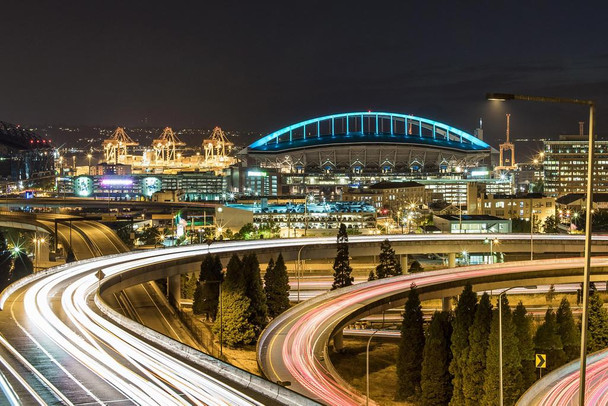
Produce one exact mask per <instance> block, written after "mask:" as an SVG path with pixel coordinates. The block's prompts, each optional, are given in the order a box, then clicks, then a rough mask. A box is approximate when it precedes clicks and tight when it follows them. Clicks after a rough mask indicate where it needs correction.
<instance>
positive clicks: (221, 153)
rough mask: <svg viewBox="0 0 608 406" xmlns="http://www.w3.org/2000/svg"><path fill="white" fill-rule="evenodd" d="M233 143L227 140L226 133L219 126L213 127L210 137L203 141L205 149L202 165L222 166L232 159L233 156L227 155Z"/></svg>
mask: <svg viewBox="0 0 608 406" xmlns="http://www.w3.org/2000/svg"><path fill="white" fill-rule="evenodd" d="M233 145H234V144H233V143H232V142H230V141H228V138H226V134H224V132H223V131H222V129H221V128H220V127H215V128H214V129H213V132H212V133H211V137H209V138H208V139H206V140H204V141H203V150H204V151H205V162H204V165H205V166H207V167H223V166H226V165H227V164H230V163H231V162H232V161H234V158H232V157H230V156H228V154H230V151H231V150H232V146H233Z"/></svg>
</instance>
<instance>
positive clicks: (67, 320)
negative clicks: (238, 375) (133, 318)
mask: <svg viewBox="0 0 608 406" xmlns="http://www.w3.org/2000/svg"><path fill="white" fill-rule="evenodd" d="M201 250H202V248H201V247H195V248H191V247H183V248H178V249H172V250H168V249H167V250H158V251H144V252H139V253H131V254H128V255H122V256H114V257H104V258H100V259H97V260H91V261H85V262H80V263H77V264H75V265H71V266H66V267H63V269H62V270H61V271H58V272H53V271H49V272H48V275H47V276H45V277H38V278H36V277H35V276H34V277H33V278H32V279H36V280H32V281H31V283H30V284H28V285H26V286H24V287H22V288H20V289H17V290H16V291H15V292H14V293H13V294H11V295H10V297H8V300H6V299H7V298H6V295H5V296H3V297H2V302H3V305H2V308H3V312H2V313H1V314H0V327H1V331H2V334H3V335H4V337H5V338H6V340H7V342H8V343H9V344H10V345H12V346H13V347H15V348H19V353H22V354H23V355H24V357H25V358H26V359H27V360H28V362H29V363H31V365H32V368H31V369H32V371H29V372H28V373H24V374H22V375H21V376H26V377H27V379H28V380H29V381H31V382H34V383H36V381H37V380H39V377H38V376H37V375H39V376H41V377H43V378H44V379H46V380H47V381H48V382H50V383H51V384H52V387H54V388H55V389H54V390H51V391H49V390H48V389H46V390H44V389H41V390H40V393H42V394H43V396H44V397H43V401H44V403H49V404H53V403H57V402H58V400H60V401H61V402H62V403H66V404H89V403H91V404H96V403H97V404H107V403H112V404H119V405H120V404H150V405H153V404H158V405H172V404H211V405H233V404H239V405H240V404H243V405H262V404H264V405H272V404H279V403H278V402H276V401H275V400H274V399H272V398H268V397H265V396H261V395H260V394H259V393H248V392H251V391H247V390H244V389H243V388H240V387H239V385H238V383H235V382H231V381H230V380H229V379H222V377H218V376H217V374H216V375H215V376H214V375H213V374H207V373H204V372H202V371H201V370H200V365H196V364H195V362H193V361H189V360H187V359H179V358H178V357H175V356H172V355H169V354H167V353H166V352H165V351H164V349H162V348H157V347H155V346H154V345H151V344H149V343H147V342H145V341H143V340H141V339H139V338H137V337H135V336H133V335H132V334H129V333H127V332H125V331H124V330H123V329H122V328H120V327H119V326H117V325H115V324H114V323H112V322H110V321H108V320H107V319H106V318H103V317H101V316H100V314H99V312H98V311H97V310H96V309H95V306H94V305H93V300H92V298H93V295H95V292H96V288H97V279H96V277H95V272H96V271H97V270H98V269H100V267H103V269H104V273H106V275H112V274H113V273H116V272H120V271H121V270H122V269H124V268H125V267H126V266H127V267H128V266H142V265H145V264H147V263H151V262H153V261H154V260H156V261H166V260H167V259H169V260H171V259H176V258H179V257H183V256H184V255H193V256H194V255H200V253H201ZM167 257H172V258H167ZM5 300H6V301H5ZM28 348H29V349H30V351H27V349H28ZM24 350H25V351H24ZM0 355H1V354H0ZM11 364H12V365H13V366H15V367H18V366H19V364H20V362H19V361H18V360H12V362H11ZM57 367H59V368H57ZM3 375H5V376H6V375H7V374H6V373H4V372H3ZM10 386H12V387H15V386H17V385H16V384H14V383H13V384H12V385H10ZM21 386H22V389H21V392H23V391H26V389H25V387H24V385H21ZM38 386H40V385H39V384H38ZM49 386H51V385H49ZM270 386H272V385H270ZM6 387H7V388H8V386H6ZM35 392H38V390H36V391H35ZM269 392H270V395H272V389H270V390H269ZM250 394H251V396H250ZM295 404H312V402H308V401H303V402H301V403H298V402H295Z"/></svg>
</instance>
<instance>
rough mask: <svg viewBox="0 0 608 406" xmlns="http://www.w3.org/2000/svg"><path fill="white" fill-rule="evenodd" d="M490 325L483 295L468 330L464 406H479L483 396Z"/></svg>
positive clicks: (489, 309)
mask: <svg viewBox="0 0 608 406" xmlns="http://www.w3.org/2000/svg"><path fill="white" fill-rule="evenodd" d="M491 324H492V304H491V303H490V296H488V294H487V293H484V294H483V295H482V296H481V300H480V301H479V304H478V305H477V310H476V311H475V318H474V320H473V324H472V325H471V327H470V328H469V351H468V353H467V362H466V366H465V368H464V370H463V374H462V393H463V395H464V398H465V405H467V406H479V405H480V404H481V401H482V399H483V396H484V390H483V387H484V377H485V372H486V353H487V351H488V343H489V337H490V326H491Z"/></svg>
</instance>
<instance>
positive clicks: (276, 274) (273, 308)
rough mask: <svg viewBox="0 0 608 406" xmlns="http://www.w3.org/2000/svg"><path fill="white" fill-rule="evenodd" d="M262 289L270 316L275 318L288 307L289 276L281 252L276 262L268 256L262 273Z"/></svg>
mask: <svg viewBox="0 0 608 406" xmlns="http://www.w3.org/2000/svg"><path fill="white" fill-rule="evenodd" d="M264 290H265V291H266V303H267V305H268V315H269V316H270V317H272V318H275V317H277V316H278V315H279V314H281V313H283V312H284V311H285V310H287V309H289V277H288V276H287V267H286V266H285V261H284V260H283V255H282V254H279V256H278V258H277V262H276V264H275V263H274V261H273V259H272V258H270V261H269V262H268V268H266V273H265V274H264Z"/></svg>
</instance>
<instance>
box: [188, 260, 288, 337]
mask: <svg viewBox="0 0 608 406" xmlns="http://www.w3.org/2000/svg"><path fill="white" fill-rule="evenodd" d="M220 285H221V287H220ZM288 308H289V279H288V275H287V267H286V266H285V261H284V260H283V255H282V254H279V256H278V257H277V259H276V262H275V261H274V259H272V258H271V259H270V261H269V262H268V266H267V267H266V273H265V274H264V280H263V281H262V278H261V273H260V264H259V262H258V258H257V256H256V254H253V253H252V254H246V255H244V256H243V257H242V258H240V257H239V256H238V255H237V254H233V255H232V257H231V258H230V260H229V261H228V264H227V266H226V272H225V273H224V271H223V266H222V262H221V260H220V257H219V255H215V256H214V255H211V254H209V255H206V256H205V258H204V259H203V261H202V263H201V269H200V273H199V277H198V280H197V281H196V288H195V290H194V301H193V304H192V310H193V313H194V314H197V315H202V314H204V315H205V317H206V318H207V319H209V320H212V321H213V322H214V324H213V332H214V333H215V334H220V332H221V335H222V337H223V341H224V343H225V344H226V345H228V346H230V347H242V346H244V345H249V344H253V343H254V342H256V341H257V339H258V337H259V335H260V333H261V332H262V330H263V329H264V327H266V325H267V324H268V321H269V320H270V319H272V318H275V317H277V316H278V315H279V314H281V313H283V312H284V311H285V310H287V309H288Z"/></svg>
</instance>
